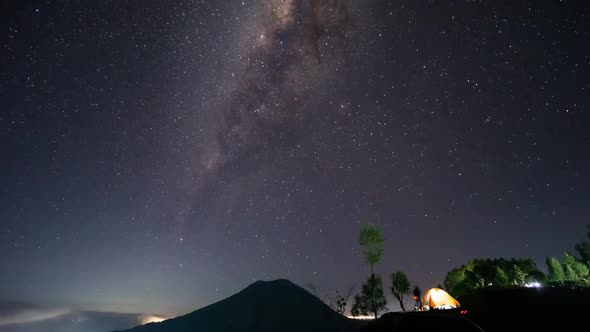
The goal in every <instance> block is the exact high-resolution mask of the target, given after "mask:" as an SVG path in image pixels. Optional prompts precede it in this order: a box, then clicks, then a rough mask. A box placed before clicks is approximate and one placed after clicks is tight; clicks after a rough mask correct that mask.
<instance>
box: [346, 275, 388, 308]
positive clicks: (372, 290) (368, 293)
mask: <svg viewBox="0 0 590 332" xmlns="http://www.w3.org/2000/svg"><path fill="white" fill-rule="evenodd" d="M386 305H387V300H386V299H385V294H384V293H383V284H382V282H381V277H379V276H378V275H374V274H372V275H370V276H369V278H368V279H367V281H366V282H365V283H364V284H363V286H362V288H361V292H360V293H359V294H357V295H356V296H355V297H354V303H353V305H352V309H351V310H350V313H351V314H352V315H353V316H361V315H362V316H368V315H369V313H372V314H374V315H375V318H377V315H378V313H379V311H383V310H385V306H386Z"/></svg>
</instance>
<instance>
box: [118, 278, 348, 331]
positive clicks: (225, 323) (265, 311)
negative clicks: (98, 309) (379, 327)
mask: <svg viewBox="0 0 590 332" xmlns="http://www.w3.org/2000/svg"><path fill="white" fill-rule="evenodd" d="M359 328H360V326H359V322H358V321H355V320H351V319H348V318H346V317H344V316H342V315H340V314H338V313H336V312H335V311H333V310H332V309H330V308H329V307H328V306H327V305H326V304H324V303H323V302H322V301H321V300H320V299H318V298H317V297H315V296H313V295H312V294H310V293H309V292H308V291H306V290H305V289H303V288H301V287H299V286H297V285H295V284H294V283H292V282H291V281H289V280H285V279H278V280H274V281H257V282H255V283H253V284H251V285H250V286H248V287H246V288H244V289H243V290H242V291H240V292H239V293H237V294H234V295H232V296H230V297H228V298H226V299H224V300H221V301H219V302H216V303H213V304H211V305H209V306H207V307H204V308H202V309H199V310H196V311H193V312H191V313H189V314H186V315H184V316H180V317H176V318H172V319H169V320H166V321H163V322H160V323H150V324H147V325H142V326H138V327H135V328H132V329H129V330H125V331H120V332H200V331H203V332H221V331H223V332H231V331H236V332H265V331H269V332H270V331H272V332H276V331H283V332H295V331H297V332H303V331H343V332H348V331H358V330H359Z"/></svg>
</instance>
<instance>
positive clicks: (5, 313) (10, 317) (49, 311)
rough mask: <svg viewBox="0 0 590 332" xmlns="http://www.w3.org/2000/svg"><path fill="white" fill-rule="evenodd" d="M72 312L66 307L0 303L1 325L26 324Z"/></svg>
mask: <svg viewBox="0 0 590 332" xmlns="http://www.w3.org/2000/svg"><path fill="white" fill-rule="evenodd" d="M70 312H71V310H69V309H65V308H45V307H40V306H35V305H32V304H26V303H0V326H2V325H12V324H25V323H32V322H39V321H44V320H47V319H53V318H58V317H61V316H64V315H67V314H69V313H70Z"/></svg>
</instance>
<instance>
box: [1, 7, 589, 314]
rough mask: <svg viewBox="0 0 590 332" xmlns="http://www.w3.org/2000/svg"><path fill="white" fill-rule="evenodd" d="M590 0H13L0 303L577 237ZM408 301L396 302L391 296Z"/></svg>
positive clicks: (158, 301) (144, 307)
mask: <svg viewBox="0 0 590 332" xmlns="http://www.w3.org/2000/svg"><path fill="white" fill-rule="evenodd" d="M589 8H590V6H588V5H587V4H585V2H583V1H579V2H575V1H501V2H497V1H433V0H431V1H426V0H425V1H344V0H343V1H337V0H316V1H295V0H283V1H279V0H276V1H274V0H273V1H271V0H244V1H182V2H181V1H175V2H172V1H155V0H154V1H143V0H142V1H139V0H136V1H114V0H113V1H89V0H88V1H41V2H38V1H35V2H33V1H12V2H9V1H3V2H2V4H1V5H0V24H1V25H0V26H1V28H2V31H3V32H2V33H1V34H0V47H1V48H2V51H1V52H0V67H1V68H2V70H0V158H1V163H0V170H1V172H0V223H1V228H0V266H1V267H2V273H0V301H13V302H14V301H17V302H19V303H28V304H31V305H35V306H43V307H46V308H69V309H72V310H101V311H109V312H125V313H129V312H134V313H135V312H137V313H159V314H163V315H178V314H184V313H187V312H189V311H192V310H194V309H197V308H200V307H203V306H205V305H208V304H210V303H212V302H214V301H217V300H220V299H222V298H225V297H227V296H229V295H231V294H233V293H235V292H237V291H238V290H240V289H242V288H243V287H245V286H247V285H248V284H250V283H252V282H253V281H255V280H258V279H264V280H268V279H275V278H288V279H290V280H292V281H293V282H295V283H297V284H299V285H305V284H307V283H312V284H314V285H315V286H316V287H317V288H319V289H321V290H323V291H326V292H328V291H333V290H336V289H341V290H342V289H347V288H348V287H349V286H350V285H352V284H356V285H357V289H358V286H359V285H360V284H361V283H362V282H363V281H364V280H365V279H366V277H367V275H368V273H369V271H368V267H367V266H366V265H365V264H364V261H363V258H362V257H361V254H360V249H359V246H358V236H359V230H360V227H361V225H362V224H364V223H373V224H376V225H378V226H379V227H380V228H381V229H382V231H383V236H384V239H385V252H384V257H383V260H382V261H381V263H380V264H379V265H378V266H377V269H376V270H377V271H378V272H379V273H381V274H382V275H383V277H384V281H385V282H386V289H389V287H388V286H387V285H388V284H389V277H388V274H389V273H391V272H393V271H394V270H398V269H401V270H403V271H405V272H406V273H407V274H408V276H409V278H410V282H411V283H412V284H418V285H419V286H420V287H421V288H422V289H428V288H430V287H434V286H436V285H437V284H438V283H442V281H443V280H444V277H445V275H446V273H447V272H448V271H449V270H451V269H452V268H454V267H457V266H460V265H462V264H464V263H466V262H467V261H468V260H469V259H472V258H495V257H507V258H511V257H515V258H527V257H530V258H533V259H534V260H535V261H536V262H537V264H538V265H539V267H540V268H541V269H542V270H545V265H544V259H545V257H546V256H548V255H551V256H557V257H561V255H562V253H563V251H565V250H571V251H573V246H574V244H575V243H577V242H579V240H581V239H582V238H583V237H584V233H585V231H586V226H585V225H586V224H587V223H588V222H589V219H588V214H589V212H590V191H589V190H588V187H590V174H589V172H588V170H589V169H590V116H589V115H588V113H587V110H586V109H587V107H588V105H589V103H590V75H589V74H590V71H589V66H590V42H589V40H590V36H589V34H590V33H589V31H590V29H589V28H588V26H587V23H588V22H589V21H590V9H589ZM389 308H390V309H391V310H397V305H396V304H394V301H393V299H392V298H391V297H390V305H389Z"/></svg>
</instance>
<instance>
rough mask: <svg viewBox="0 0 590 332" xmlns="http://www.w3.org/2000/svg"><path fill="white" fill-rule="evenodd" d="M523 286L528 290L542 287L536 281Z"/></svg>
mask: <svg viewBox="0 0 590 332" xmlns="http://www.w3.org/2000/svg"><path fill="white" fill-rule="evenodd" d="M524 286H525V287H528V288H541V287H543V285H541V283H540V282H538V281H532V282H529V283H527V284H525V285H524Z"/></svg>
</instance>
